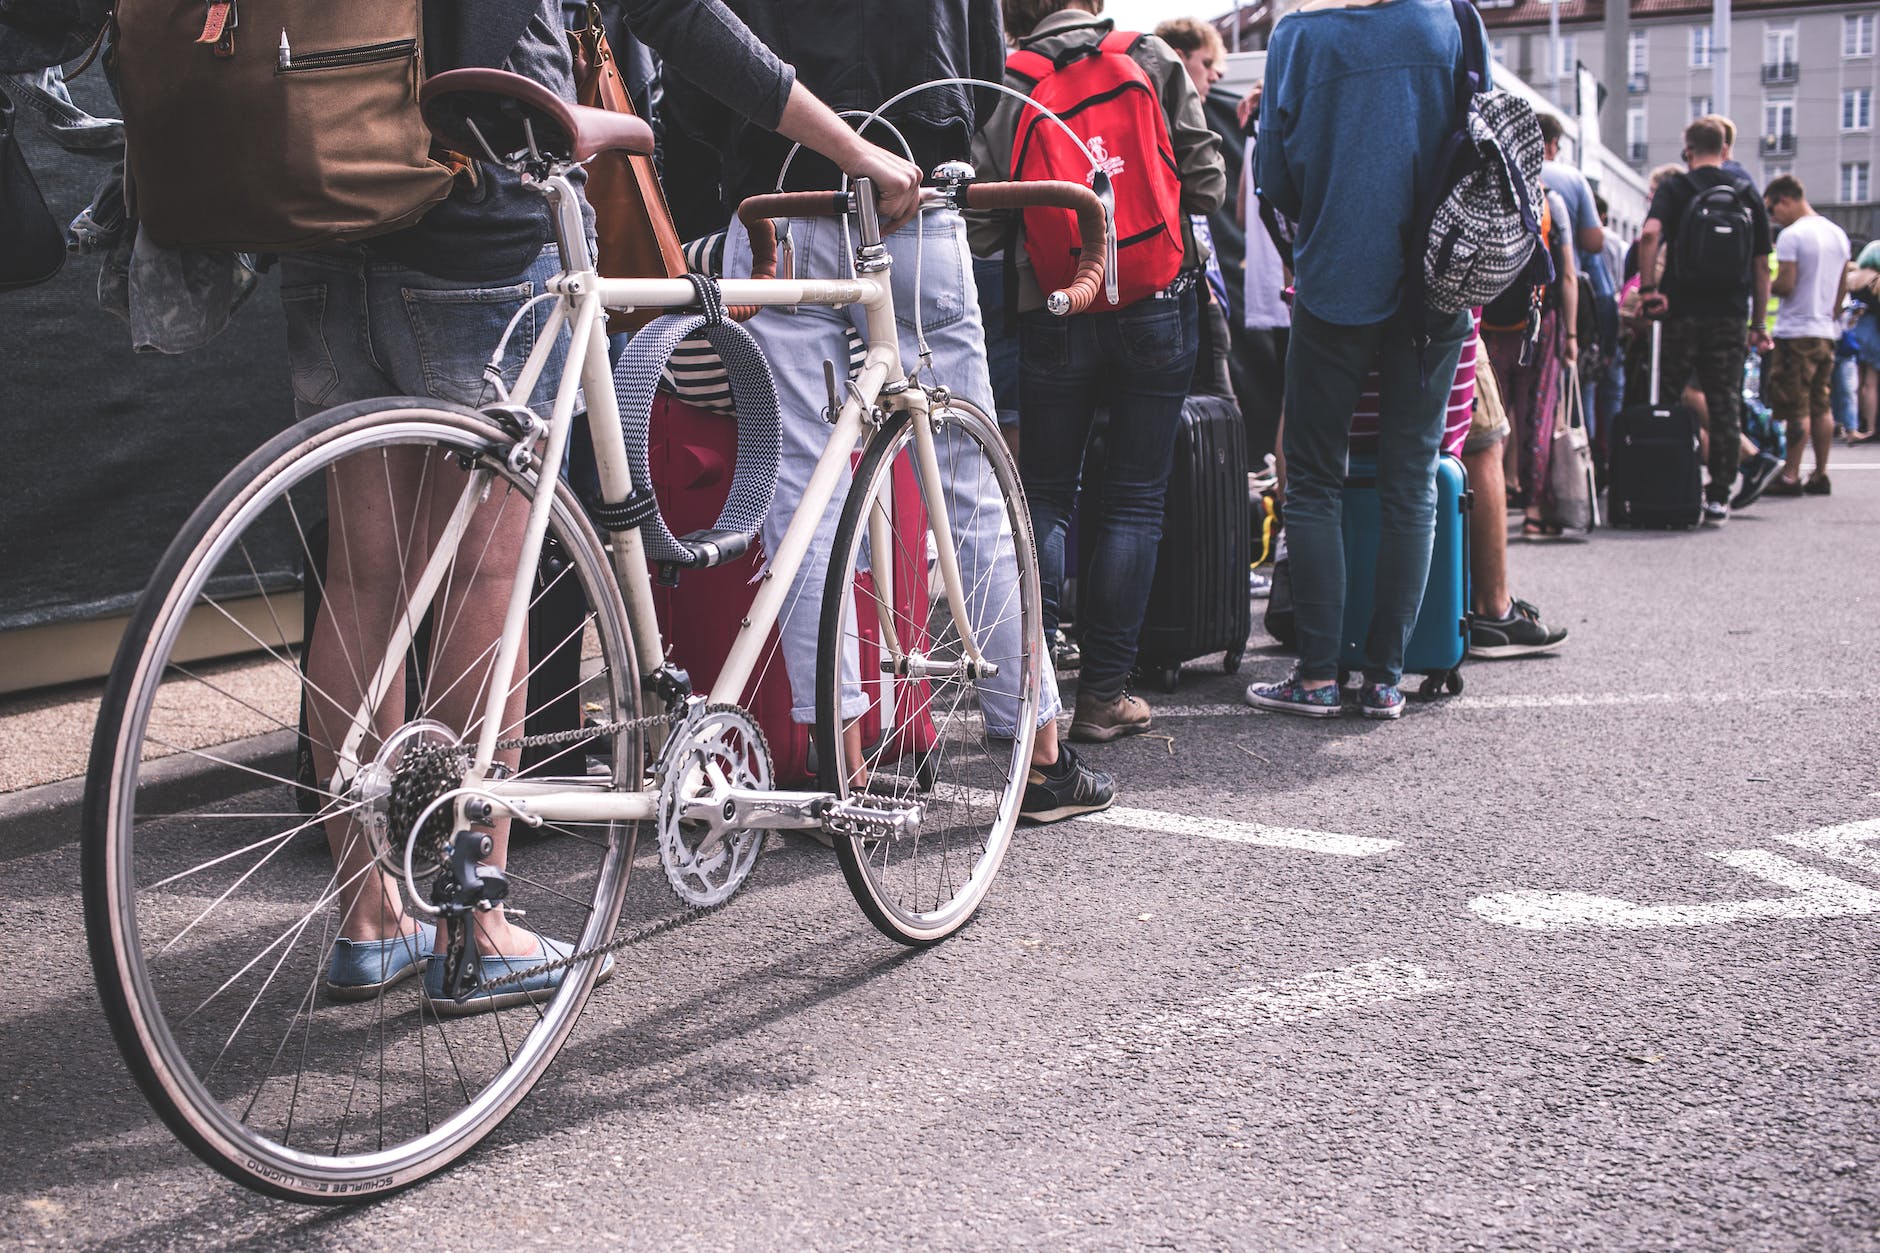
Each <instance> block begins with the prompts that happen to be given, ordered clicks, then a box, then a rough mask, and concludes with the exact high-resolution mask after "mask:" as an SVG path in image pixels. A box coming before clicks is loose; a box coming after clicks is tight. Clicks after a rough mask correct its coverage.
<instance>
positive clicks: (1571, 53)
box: [1554, 35, 1580, 78]
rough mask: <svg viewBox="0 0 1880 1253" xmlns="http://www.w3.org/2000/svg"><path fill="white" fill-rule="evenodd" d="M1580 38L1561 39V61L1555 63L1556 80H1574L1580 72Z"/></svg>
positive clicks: (1567, 36) (1570, 36) (1569, 36)
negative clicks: (1575, 75)
mask: <svg viewBox="0 0 1880 1253" xmlns="http://www.w3.org/2000/svg"><path fill="white" fill-rule="evenodd" d="M1579 64H1580V38H1579V36H1578V35H1562V36H1561V37H1560V59H1559V60H1558V61H1556V62H1555V63H1554V77H1555V78H1572V77H1573V76H1574V74H1575V73H1577V72H1578V70H1579Z"/></svg>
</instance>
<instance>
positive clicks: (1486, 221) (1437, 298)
mask: <svg viewBox="0 0 1880 1253" xmlns="http://www.w3.org/2000/svg"><path fill="white" fill-rule="evenodd" d="M1450 4H1451V6H1452V7H1453V8H1454V11H1455V16H1456V24H1457V26H1458V27H1460V29H1461V31H1462V64H1461V66H1460V67H1459V68H1458V71H1457V75H1456V107H1457V113H1458V115H1459V117H1460V124H1459V125H1458V126H1457V128H1456V129H1455V130H1454V131H1453V132H1451V134H1450V136H1449V138H1448V139H1446V140H1444V142H1443V147H1442V151H1441V155H1440V157H1439V159H1438V162H1437V166H1436V169H1437V175H1436V179H1435V181H1434V182H1433V183H1432V185H1431V186H1432V189H1433V191H1432V194H1430V195H1429V196H1428V197H1427V199H1426V201H1425V204H1424V206H1423V208H1422V209H1420V210H1419V212H1418V216H1417V220H1418V223H1419V225H1420V227H1421V229H1420V230H1419V231H1418V232H1417V233H1416V234H1414V235H1412V236H1411V238H1412V240H1413V241H1415V240H1420V241H1422V251H1423V255H1422V256H1421V257H1420V258H1417V259H1416V260H1414V261H1413V262H1412V264H1411V265H1410V267H1409V281H1410V284H1411V288H1412V291H1411V294H1412V295H1413V296H1416V297H1419V298H1420V299H1421V302H1422V304H1423V307H1424V309H1425V310H1426V311H1427V312H1428V313H1431V314H1439V315H1445V316H1453V315H1455V314H1457V313H1460V312H1461V311H1462V310H1464V309H1469V308H1473V307H1475V306H1477V305H1484V304H1487V303H1488V302H1489V301H1491V300H1493V299H1494V298H1495V297H1497V296H1499V295H1501V294H1502V292H1504V291H1506V290H1507V289H1508V288H1510V287H1512V286H1514V285H1515V284H1516V283H1517V282H1520V283H1522V284H1523V285H1525V286H1529V287H1546V286H1547V285H1549V284H1550V283H1552V282H1553V281H1554V265H1553V258H1552V257H1550V256H1549V255H1548V252H1547V249H1546V248H1545V247H1543V246H1541V223H1540V211H1539V209H1538V208H1537V207H1536V206H1538V205H1539V204H1541V203H1542V200H1541V190H1540V174H1541V132H1540V124H1539V123H1538V122H1537V121H1536V120H1535V117H1534V110H1533V109H1532V108H1531V107H1530V106H1529V105H1528V103H1527V101H1525V100H1523V99H1522V98H1521V97H1519V96H1517V95H1514V94H1512V93H1510V92H1506V91H1496V90H1483V88H1484V86H1485V85H1486V84H1487V83H1488V67H1487V66H1486V65H1485V64H1483V62H1482V55H1481V48H1480V46H1479V45H1478V43H1477V41H1476V40H1475V38H1473V35H1472V29H1473V25H1474V23H1473V22H1471V21H1470V19H1469V16H1468V14H1469V12H1470V8H1469V3H1468V0H1450Z"/></svg>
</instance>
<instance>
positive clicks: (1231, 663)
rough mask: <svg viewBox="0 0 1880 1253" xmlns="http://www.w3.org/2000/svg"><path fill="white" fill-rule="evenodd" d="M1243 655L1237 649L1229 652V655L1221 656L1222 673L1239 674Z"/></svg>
mask: <svg viewBox="0 0 1880 1253" xmlns="http://www.w3.org/2000/svg"><path fill="white" fill-rule="evenodd" d="M1241 657H1242V654H1241V652H1240V651H1239V650H1238V649H1236V650H1234V651H1231V652H1229V653H1228V654H1227V656H1225V657H1223V658H1221V673H1222V674H1239V673H1240V662H1241Z"/></svg>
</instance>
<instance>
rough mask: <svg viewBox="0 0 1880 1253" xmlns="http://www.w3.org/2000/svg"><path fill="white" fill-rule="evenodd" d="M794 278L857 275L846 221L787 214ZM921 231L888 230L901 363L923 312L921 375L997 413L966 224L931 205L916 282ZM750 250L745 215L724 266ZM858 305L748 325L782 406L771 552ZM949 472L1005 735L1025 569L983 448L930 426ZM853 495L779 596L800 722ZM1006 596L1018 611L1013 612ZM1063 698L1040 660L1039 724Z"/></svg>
mask: <svg viewBox="0 0 1880 1253" xmlns="http://www.w3.org/2000/svg"><path fill="white" fill-rule="evenodd" d="M789 231H790V238H791V242H792V246H793V247H794V249H795V254H796V272H797V274H798V275H799V276H809V275H815V276H818V277H834V276H838V275H845V274H847V273H848V272H849V264H850V254H849V252H848V250H847V248H846V247H845V246H844V243H843V238H842V228H841V224H840V223H839V222H836V221H834V220H831V219H827V218H799V219H793V220H792V221H791V222H790V223H789ZM915 238H916V236H915V228H914V226H913V225H911V224H910V225H908V226H904V227H902V228H901V229H900V230H898V231H896V232H895V233H894V234H893V235H890V236H889V237H888V240H887V244H888V255H889V256H890V257H891V258H893V261H894V270H893V283H894V307H895V316H896V318H897V320H898V321H899V323H900V327H901V360H902V363H903V365H904V366H905V367H906V368H907V369H909V370H912V369H914V368H915V367H916V366H917V365H918V364H919V362H920V356H919V348H918V345H917V344H916V342H915V338H914V318H915V312H916V311H917V310H918V312H919V316H920V325H921V326H922V328H923V329H924V331H925V334H926V338H927V346H928V348H929V349H930V350H931V351H932V353H933V367H932V368H931V369H930V370H927V371H924V372H923V375H922V380H921V381H922V382H924V383H927V384H929V385H933V384H943V385H945V386H946V387H947V388H949V389H950V390H951V391H952V392H953V394H954V395H956V396H959V397H961V398H963V399H965V400H969V401H971V402H973V403H974V404H976V405H978V406H979V407H980V408H981V409H983V410H984V411H985V412H986V413H987V415H988V416H990V415H992V414H993V412H994V409H993V398H992V383H991V381H990V379H989V377H988V375H987V371H986V336H985V331H984V328H983V326H982V324H981V322H980V318H979V298H978V291H977V288H976V287H975V286H974V283H973V268H972V264H971V258H970V256H969V254H968V253H967V250H966V224H965V222H964V221H963V220H962V219H961V217H960V216H959V214H957V213H955V212H952V211H951V210H945V211H939V212H932V213H926V214H923V215H922V218H921V222H920V226H919V244H920V252H921V259H920V281H919V283H918V285H917V284H916V282H915V264H914V260H915ZM750 272H751V249H750V242H749V239H748V237H747V236H746V235H745V233H744V229H743V227H742V226H741V225H739V224H738V223H736V222H733V223H732V226H731V237H730V239H729V240H728V242H727V245H726V249H725V273H726V274H727V275H748V274H750ZM864 321H865V318H864V313H863V310H862V309H861V307H860V306H859V305H858V306H855V307H853V308H845V309H830V308H826V307H822V306H815V305H802V306H799V307H797V308H795V309H789V308H778V309H766V310H765V311H764V312H762V313H760V314H758V315H757V316H756V317H754V318H752V319H751V320H750V321H749V322H748V323H746V324H745V326H746V328H747V329H748V330H749V331H750V332H751V335H752V336H753V337H754V338H755V339H756V340H757V343H758V346H759V347H761V348H762V349H763V350H764V355H765V357H767V358H769V360H770V368H771V373H772V374H774V375H775V376H776V380H777V399H778V401H779V402H780V408H781V410H782V413H783V452H782V457H781V459H780V463H779V465H778V469H777V490H776V495H775V497H774V498H773V500H772V503H771V509H770V518H769V520H768V521H767V522H766V523H765V524H764V530H763V542H764V548H765V551H766V552H773V553H774V552H776V551H777V547H778V545H779V544H780V543H781V542H782V539H783V533H784V530H785V529H786V528H787V527H788V526H789V523H790V520H791V518H792V517H794V516H795V513H796V506H797V502H798V501H800V500H801V499H802V498H803V490H804V488H805V487H807V486H808V484H809V478H810V474H811V473H812V472H813V471H814V470H815V468H816V461H817V459H818V458H819V457H821V456H822V451H823V448H824V446H825V445H827V444H828V442H829V429H830V428H829V426H828V425H827V424H826V423H824V422H823V420H822V409H823V406H824V405H825V404H826V403H827V398H826V389H825V386H824V383H823V372H822V363H823V362H824V361H834V362H837V363H840V362H843V361H846V360H847V359H848V340H847V333H846V331H845V329H844V328H846V327H848V326H850V325H853V326H855V328H856V329H857V330H861V331H864V332H865V330H866V327H865V325H864ZM935 444H936V452H937V453H938V456H939V461H940V466H941V469H942V472H943V473H944V472H945V471H946V468H947V467H948V465H949V464H957V465H959V466H960V467H962V469H963V470H964V471H965V473H964V474H959V475H949V476H948V480H947V483H946V485H945V488H946V500H947V516H948V518H949V519H950V521H951V523H952V528H953V539H954V543H955V545H956V547H957V548H958V550H959V556H960V578H961V580H962V582H963V583H964V584H965V586H966V588H967V589H968V592H969V595H970V596H974V597H978V598H983V599H982V602H981V603H980V604H978V605H976V606H974V607H973V608H974V614H973V616H974V618H975V620H976V621H981V622H983V621H986V620H988V619H991V620H992V621H993V622H994V623H995V625H994V626H993V627H992V629H991V630H990V631H989V632H988V634H987V636H986V637H984V638H981V639H980V641H979V644H980V647H981V649H982V650H983V652H984V653H985V656H986V657H987V659H988V660H991V661H995V662H998V663H999V665H1000V670H999V674H998V675H997V676H996V677H995V678H992V679H989V680H987V681H985V682H983V683H981V684H980V694H981V699H982V701H983V704H984V711H983V712H984V713H985V718H986V730H987V732H988V733H989V734H991V735H995V736H1010V735H1011V734H1012V733H1013V732H1014V730H1015V729H1016V727H1017V725H1018V680H1019V676H1020V674H1021V673H1022V672H1023V666H1022V665H1021V664H1020V663H1021V661H1022V659H1023V657H1024V656H1025V649H1026V645H1027V643H1028V641H1027V640H1026V639H1025V638H1024V629H1023V625H1022V624H1021V623H1020V621H1019V618H1018V613H1017V605H1018V597H1017V579H1018V567H1017V563H1015V562H1014V561H1013V560H1012V559H1011V557H1010V556H1009V555H1006V556H1004V557H1001V556H1000V530H1001V526H1002V523H1003V520H1004V519H1003V510H1002V509H1000V508H996V507H989V505H990V504H991V503H992V502H989V501H987V500H986V499H985V497H984V495H983V492H984V490H985V488H986V487H987V486H989V484H990V479H989V477H988V475H987V472H986V470H985V463H984V459H983V458H982V457H981V456H980V454H979V451H978V445H976V444H975V443H973V441H972V440H970V439H968V438H966V437H965V436H964V435H961V434H959V433H957V432H948V431H940V432H936V433H935ZM847 494H848V481H847V478H846V476H845V478H844V480H843V484H842V486H840V487H838V488H837V489H836V493H835V497H834V498H833V499H832V500H831V501H830V504H829V508H828V510H827V511H826V512H825V513H824V514H823V517H822V519H821V521H820V522H818V523H817V527H816V534H815V538H814V539H813V540H811V542H810V546H809V553H808V555H807V556H806V557H805V558H804V561H803V568H802V569H801V570H800V571H799V572H798V573H797V577H796V582H795V583H794V584H793V585H792V586H791V588H790V594H789V595H788V596H786V597H785V598H784V602H783V609H782V610H781V611H780V613H779V615H778V616H779V621H778V624H777V630H778V634H779V636H780V637H781V638H782V641H783V658H784V664H785V666H786V668H787V669H788V670H789V673H790V697H791V705H792V708H791V711H790V714H791V717H792V718H794V719H795V720H796V721H797V722H805V723H806V722H813V721H815V718H816V636H817V632H818V627H819V624H820V621H821V617H822V598H823V582H824V576H825V573H826V571H825V568H824V567H825V561H824V560H823V559H824V558H825V557H826V556H827V554H828V553H829V552H830V551H831V550H832V549H833V548H834V546H835V533H836V524H837V522H838V521H839V520H840V518H841V510H842V502H843V500H844V499H845V498H846V496H847ZM1006 606H1009V608H1005V607H1006ZM842 672H843V673H842V692H843V695H842V716H843V718H844V719H845V720H846V719H850V718H855V717H859V716H860V715H861V714H862V713H863V712H864V710H865V709H866V707H867V701H866V698H865V697H864V695H863V694H862V690H861V686H860V684H859V682H857V681H856V678H855V676H856V674H857V663H856V659H855V657H854V656H853V654H850V655H846V656H844V657H843V659H842ZM1059 708H1060V705H1059V702H1058V696H1057V679H1056V676H1055V675H1054V674H1053V673H1052V672H1051V668H1050V662H1049V660H1048V659H1047V660H1046V661H1045V663H1044V693H1043V697H1042V700H1041V703H1040V705H1039V709H1038V724H1039V725H1040V726H1042V725H1044V723H1045V721H1046V720H1047V719H1050V718H1053V717H1055V716H1057V713H1058V710H1059Z"/></svg>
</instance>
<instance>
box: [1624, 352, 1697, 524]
mask: <svg viewBox="0 0 1880 1253" xmlns="http://www.w3.org/2000/svg"><path fill="white" fill-rule="evenodd" d="M1651 334H1652V354H1651V363H1652V364H1651V399H1650V400H1649V401H1647V402H1645V403H1643V404H1636V405H1627V406H1626V407H1625V408H1623V409H1621V410H1620V411H1619V413H1618V416H1617V417H1615V418H1614V419H1613V422H1612V432H1611V434H1610V436H1609V437H1608V442H1607V449H1606V455H1607V457H1608V458H1609V464H1608V466H1607V472H1606V473H1607V478H1606V518H1607V521H1608V522H1609V523H1610V524H1611V525H1613V526H1627V527H1669V528H1690V527H1694V526H1696V525H1697V524H1698V523H1700V522H1702V521H1703V520H1704V486H1703V482H1704V480H1703V462H1702V460H1701V458H1700V457H1699V455H1698V447H1699V445H1698V438H1697V421H1698V419H1697V413H1696V411H1695V410H1693V409H1692V408H1691V407H1690V406H1689V405H1683V404H1676V403H1673V404H1669V405H1667V404H1664V403H1662V400H1663V397H1662V395H1661V393H1660V387H1659V381H1660V380H1659V377H1658V376H1659V369H1658V357H1659V354H1660V351H1661V350H1662V347H1663V343H1664V324H1663V323H1661V322H1658V321H1653V322H1652V332H1651ZM1682 381H1683V380H1679V383H1680V385H1681V384H1682Z"/></svg>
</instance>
